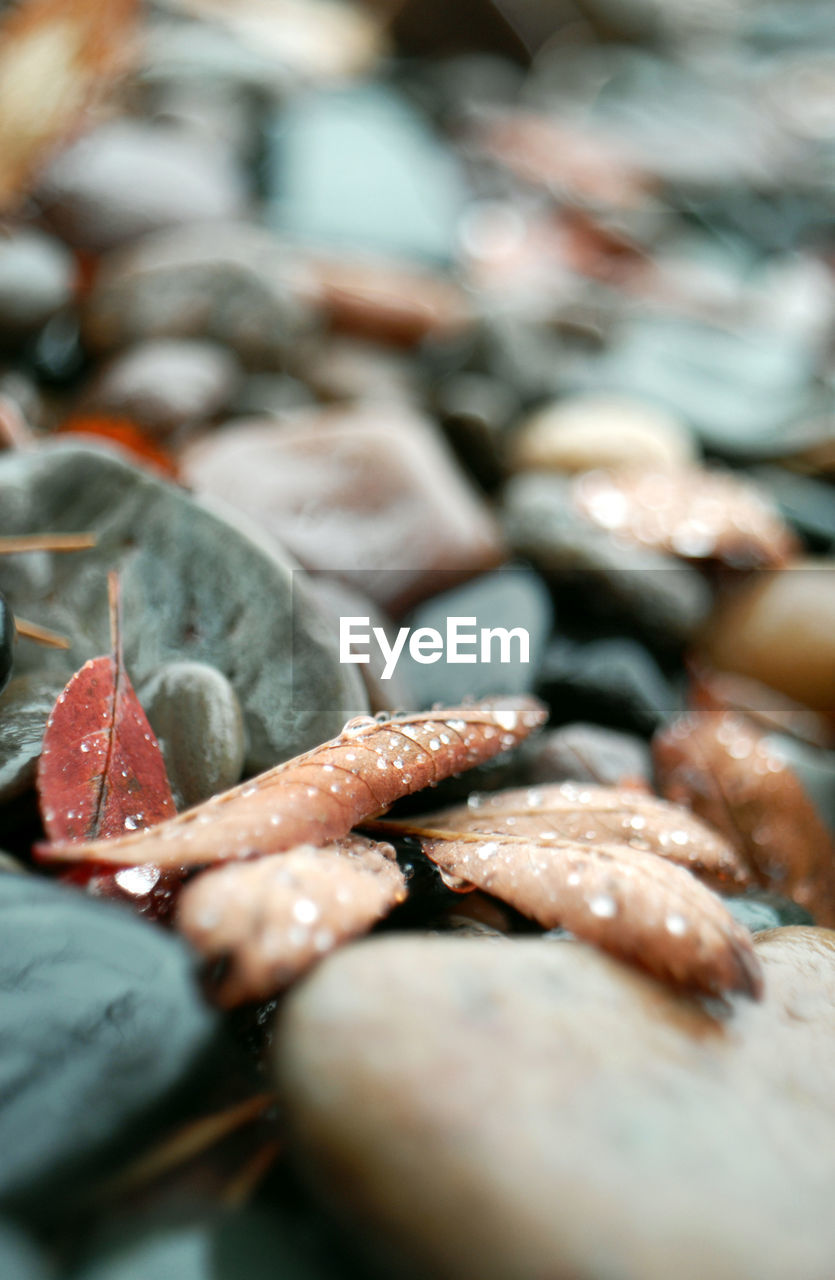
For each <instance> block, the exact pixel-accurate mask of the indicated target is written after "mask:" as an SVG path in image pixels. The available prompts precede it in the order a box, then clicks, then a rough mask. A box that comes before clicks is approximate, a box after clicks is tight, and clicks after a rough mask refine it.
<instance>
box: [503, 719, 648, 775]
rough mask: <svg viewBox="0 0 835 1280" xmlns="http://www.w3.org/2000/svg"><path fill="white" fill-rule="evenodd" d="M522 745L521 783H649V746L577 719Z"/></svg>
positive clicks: (625, 734)
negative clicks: (523, 767) (522, 771)
mask: <svg viewBox="0 0 835 1280" xmlns="http://www.w3.org/2000/svg"><path fill="white" fill-rule="evenodd" d="M526 745H527V750H525V748H524V747H523V752H524V755H525V757H526V759H525V769H524V778H523V779H522V783H523V784H524V783H538V782H542V783H545V782H593V783H601V784H603V785H604V786H613V787H617V786H620V785H621V784H623V783H624V782H627V781H641V782H645V783H647V784H649V783H650V780H651V777H652V762H651V759H650V752H649V747H648V746H647V744H646V743H645V742H644V741H642V740H641V739H640V738H637V737H633V736H632V735H631V734H627V733H618V732H617V731H616V730H614V729H605V728H603V727H601V726H600V725H598V724H585V723H583V722H580V721H578V722H577V723H574V724H567V725H565V726H564V727H563V728H562V729H553V730H551V731H550V732H548V733H543V734H541V735H540V736H539V737H538V738H536V739H534V741H533V742H531V743H530V744H526Z"/></svg>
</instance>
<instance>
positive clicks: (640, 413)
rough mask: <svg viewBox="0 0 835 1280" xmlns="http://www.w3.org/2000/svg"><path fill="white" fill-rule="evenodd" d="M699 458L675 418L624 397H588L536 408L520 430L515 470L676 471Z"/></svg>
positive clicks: (513, 459)
mask: <svg viewBox="0 0 835 1280" xmlns="http://www.w3.org/2000/svg"><path fill="white" fill-rule="evenodd" d="M694 460H695V450H694V447H693V439H692V436H691V435H690V433H689V431H688V430H687V428H686V427H685V426H684V424H683V423H682V422H681V421H680V420H679V419H678V418H676V417H675V416H674V415H673V414H671V413H667V412H665V411H664V410H663V409H661V408H658V407H656V406H655V405H653V404H651V403H646V402H642V401H640V400H631V399H629V397H627V396H624V397H621V398H618V397H617V396H603V395H585V396H571V397H568V398H566V399H563V400H555V401H553V402H551V403H550V404H546V405H544V406H542V407H541V408H540V409H537V410H536V411H535V412H534V413H533V414H531V415H530V417H528V418H526V419H525V420H524V422H522V423H521V424H520V425H519V427H518V428H517V430H516V433H515V435H514V438H513V443H512V447H511V463H512V466H513V469H514V470H516V471H528V470H532V471H539V470H542V471H590V470H592V469H595V468H598V467H613V468H622V467H641V468H642V467H646V468H648V469H649V470H651V471H657V470H665V469H674V468H676V467H679V466H683V465H686V464H687V463H690V462H693V461H694Z"/></svg>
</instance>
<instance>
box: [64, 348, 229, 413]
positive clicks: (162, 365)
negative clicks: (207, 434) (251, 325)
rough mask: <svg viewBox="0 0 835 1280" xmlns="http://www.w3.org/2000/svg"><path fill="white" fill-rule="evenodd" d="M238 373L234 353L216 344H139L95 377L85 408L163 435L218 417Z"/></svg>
mask: <svg viewBox="0 0 835 1280" xmlns="http://www.w3.org/2000/svg"><path fill="white" fill-rule="evenodd" d="M240 374H241V371H240V366H239V364H238V361H237V360H236V358H235V356H234V355H233V354H232V352H231V351H229V350H228V349H226V348H224V347H221V346H219V345H218V344H217V343H214V342H198V341H186V340H180V341H177V340H175V339H170V338H169V339H163V340H160V341H150V342H140V343H138V344H137V345H136V346H134V347H130V348H128V350H126V351H124V352H122V353H121V354H120V355H118V356H116V357H115V359H113V360H112V361H110V363H109V364H107V365H106V366H105V367H104V368H103V369H102V370H101V371H100V373H98V374H97V375H96V377H95V379H94V380H93V382H92V383H91V385H90V386H89V387H88V389H87V391H86V392H84V393H82V406H83V409H84V411H85V412H89V411H97V412H102V413H106V414H110V415H113V416H115V417H120V416H122V417H126V418H130V420H131V421H132V422H135V423H136V424H137V426H139V427H141V428H143V429H144V430H145V431H147V432H149V433H150V434H151V435H158V436H164V435H168V434H170V433H171V432H173V431H176V430H177V429H178V428H182V427H192V426H195V425H197V424H199V423H202V422H205V421H207V420H209V419H212V418H215V417H216V416H217V415H218V414H219V413H220V412H221V411H222V410H223V409H225V408H227V407H228V406H229V404H230V402H231V400H232V397H233V395H234V394H235V391H236V389H237V387H238V384H239V381H240Z"/></svg>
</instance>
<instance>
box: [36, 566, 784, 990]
mask: <svg viewBox="0 0 835 1280" xmlns="http://www.w3.org/2000/svg"><path fill="white" fill-rule="evenodd" d="M111 591H112V601H111V607H112V620H113V651H112V653H111V654H110V655H109V656H105V657H100V658H96V659H94V660H93V661H91V662H88V663H87V664H86V665H85V666H84V667H83V668H82V669H81V671H79V672H78V673H77V674H76V675H75V676H74V677H73V678H72V680H71V681H70V683H69V684H68V685H67V687H66V689H65V690H64V692H63V693H62V694H61V695H60V696H59V698H58V701H57V703H56V706H55V708H54V710H53V713H52V715H51V717H50V720H49V724H48V727H47V732H46V736H45V739H44V746H43V751H42V755H41V760H40V766H39V772H38V788H39V795H40V802H41V808H42V816H43V823H44V828H45V831H46V834H47V837H48V842H46V843H44V844H43V845H41V846H39V849H38V855H39V857H40V858H41V859H42V860H44V861H45V862H48V863H49V864H50V865H51V866H52V867H53V868H63V869H64V872H65V874H66V875H67V876H68V877H69V878H70V879H72V880H74V881H76V882H82V883H85V884H86V885H87V887H88V888H90V889H91V890H92V891H94V892H96V893H98V894H105V895H110V896H121V897H123V898H129V899H132V900H133V902H134V903H135V905H136V906H137V907H138V908H139V909H140V910H142V911H145V912H146V913H148V914H150V915H153V916H157V917H160V916H164V917H170V919H171V920H172V921H173V923H174V925H175V927H177V928H178V929H179V930H180V931H181V932H182V933H183V934H184V935H185V936H186V937H188V938H189V940H190V941H191V942H192V944H193V945H194V946H196V948H197V949H198V950H199V951H200V952H201V953H202V954H203V955H204V956H205V957H206V959H207V960H208V961H210V962H211V963H212V965H213V966H214V975H215V987H214V989H215V993H216V996H217V999H218V1001H219V1002H220V1003H222V1004H224V1005H227V1006H232V1005H235V1004H240V1003H244V1002H248V1001H253V1000H259V999H265V998H267V997H269V996H270V995H272V994H273V993H275V992H276V991H277V990H279V989H281V988H282V987H284V986H286V985H287V984H288V983H289V982H290V981H292V980H293V979H294V978H295V977H296V976H298V974H300V973H302V972H303V971H304V970H305V969H307V968H308V967H309V966H310V965H311V964H313V963H314V962H315V961H316V960H317V959H318V958H320V957H321V956H322V955H324V954H326V953H327V952H328V951H330V950H331V949H332V948H333V947H335V946H337V945H339V943H341V942H343V941H344V940H346V939H348V938H350V937H353V936H356V935H357V934H359V933H362V932H365V931H366V930H368V929H369V928H370V927H372V926H373V925H374V924H375V923H376V922H377V921H378V920H379V919H381V918H382V917H383V916H384V915H385V914H387V913H388V912H389V911H390V910H391V909H392V908H393V907H394V906H396V905H397V904H398V903H400V902H402V901H403V900H404V899H405V897H406V896H407V891H408V886H407V882H406V879H405V877H404V873H403V871H402V870H401V868H400V866H399V865H398V862H397V858H396V854H395V850H394V848H393V847H392V845H391V844H390V843H389V842H388V840H387V839H386V838H385V837H390V838H393V837H402V836H410V837H412V839H413V840H417V841H418V842H419V843H420V846H421V848H422V850H423V852H424V854H425V855H426V856H427V857H428V858H429V859H431V861H432V862H434V863H435V864H436V865H437V866H438V867H439V868H440V870H441V873H442V875H443V877H444V879H445V880H446V882H447V884H449V885H450V886H451V887H453V888H455V889H458V890H460V891H465V892H466V891H471V890H473V889H475V888H480V889H482V890H484V891H486V892H487V893H489V894H491V895H493V896H494V897H496V898H498V899H501V900H504V901H505V902H507V903H509V904H510V905H511V906H513V907H514V908H515V909H516V910H518V911H520V912H521V913H522V914H523V915H525V916H528V917H529V918H531V919H532V920H534V921H536V922H537V923H538V924H539V925H541V926H543V927H545V928H552V927H555V926H562V927H565V928H568V929H570V930H571V931H572V932H573V933H574V934H575V935H576V936H577V937H580V938H583V939H586V940H588V941H590V942H593V943H595V944H597V945H599V946H601V947H603V948H605V949H606V950H607V951H609V952H611V953H613V954H615V955H617V956H619V957H621V958H622V959H624V960H626V961H629V962H631V963H636V964H638V965H640V966H642V967H643V968H645V969H648V970H649V971H651V972H653V973H654V974H656V975H657V976H658V977H659V978H661V979H663V980H666V981H668V982H672V983H675V984H678V985H681V986H683V987H686V988H691V989H697V990H701V991H705V992H709V993H721V992H724V991H730V990H741V991H744V992H746V993H748V994H749V995H752V996H756V995H758V994H759V991H760V976H759V970H758V967H757V962H756V959H755V957H754V954H753V950H752V947H751V941H750V935H749V934H748V932H747V931H746V930H745V929H743V928H742V927H741V926H739V925H737V924H736V922H735V921H734V920H733V918H732V916H731V915H730V914H729V913H728V911H727V910H726V908H725V907H724V905H723V904H722V902H721V901H720V899H719V898H718V897H717V896H716V895H715V894H714V893H712V892H711V890H710V889H709V888H708V887H706V885H705V884H700V883H699V880H697V878H696V877H697V876H698V877H699V878H700V879H701V880H704V881H706V882H708V883H709V884H712V885H714V886H717V887H719V886H723V887H725V888H729V889H731V890H735V891H739V890H740V889H742V888H744V887H745V886H746V885H747V884H749V883H751V882H752V880H753V878H754V877H753V876H752V873H751V870H750V867H749V865H748V864H747V863H746V861H745V859H744V858H742V857H740V856H739V854H738V853H737V852H736V851H735V849H734V847H733V845H732V843H731V842H727V841H726V840H725V839H723V838H722V836H721V835H719V834H718V833H717V832H716V831H715V830H712V829H711V828H710V827H708V826H707V825H705V824H704V823H703V822H702V821H700V820H699V819H698V818H697V817H694V816H693V814H692V813H690V812H688V810H686V809H684V808H682V807H680V806H678V805H674V804H671V803H669V802H667V801H664V800H659V799H657V798H656V797H654V796H652V795H649V794H648V793H646V792H644V791H643V790H641V789H637V788H613V787H592V786H588V787H585V786H580V785H574V784H562V785H559V786H546V787H542V788H536V789H528V790H521V791H504V792H498V793H496V794H494V795H491V796H487V797H481V796H479V795H478V794H474V795H473V796H471V797H470V802H469V803H468V804H467V805H465V806H463V807H461V808H457V809H451V810H447V811H444V812H441V813H438V814H435V815H433V816H431V817H428V818H426V817H424V818H421V819H420V820H419V821H402V820H400V821H392V820H385V819H384V818H381V815H383V814H384V813H385V812H386V810H387V809H388V808H389V807H390V806H391V805H392V804H393V803H394V802H395V801H396V800H398V799H399V798H400V797H401V796H405V795H408V794H410V793H412V792H415V791H418V790H421V789H422V788H424V787H426V786H428V785H433V784H435V783H437V782H439V781H440V780H442V779H443V778H445V777H448V776H450V775H451V774H454V773H458V772H461V771H462V770H464V769H467V768H470V767H472V766H474V765H477V764H480V763H482V762H484V761H486V760H489V759H490V758H492V757H493V756H495V755H497V754H498V753H500V752H503V751H506V750H507V749H509V748H510V747H513V746H515V745H516V744H517V743H518V742H520V741H521V740H522V739H523V738H524V737H525V736H527V734H529V733H530V732H531V731H532V730H533V729H536V728H537V727H539V726H540V725H541V724H542V723H543V721H544V719H545V711H544V708H543V707H542V706H541V705H540V704H539V703H538V702H536V701H535V700H534V699H531V698H527V697H521V698H514V699H494V700H487V701H484V702H481V703H479V704H477V705H472V706H464V707H459V708H451V709H446V710H439V711H431V712H425V713H422V714H419V715H408V716H399V717H396V718H392V719H379V718H378V719H373V718H369V717H361V718H359V719H357V720H355V721H352V722H350V723H349V724H347V725H346V726H345V728H344V730H343V732H342V733H341V734H340V735H339V737H337V738H335V739H333V740H331V741H330V742H326V743H324V744H323V745H321V746H319V747H317V748H315V749H314V750H312V751H309V752H307V753H305V754H304V755H301V756H298V757H296V758H295V759H293V760H290V761H287V762H286V763H284V764H281V765H279V766H277V767H276V768H274V769H271V770H268V771H267V772H266V773H263V774H261V775H259V776H258V777H255V778H252V779H250V780H248V781H246V782H244V783H243V784H241V785H240V786H238V787H236V788H233V789H232V790H230V791H227V792H224V793H223V794H221V795H217V796H214V797H213V798H212V799H210V800H209V801H207V802H205V803H204V804H201V805H198V806H196V807H194V808H192V809H190V810H187V811H186V812H184V813H182V814H179V815H176V814H175V813H174V805H173V801H172V798H171V791H170V787H169V785H168V781H167V778H166V776H165V769H164V764H163V760H162V755H161V752H160V749H159V745H158V743H157V741H156V739H155V737H154V735H153V732H152V731H151V728H150V726H149V724H148V721H147V719H146V717H145V715H144V712H143V711H142V708H141V706H140V705H139V702H138V700H137V697H136V694H135V692H134V691H133V688H132V686H131V684H130V680H129V677H128V674H127V672H126V670H125V664H124V660H123V656H122V652H121V643H120V638H119V624H118V601H117V588H116V585H115V582H113V583H112V584H111ZM358 826H359V827H364V828H365V830H366V833H367V834H366V835H360V834H357V833H356V832H355V830H354V829H355V828H357V827H358ZM369 837H373V838H369Z"/></svg>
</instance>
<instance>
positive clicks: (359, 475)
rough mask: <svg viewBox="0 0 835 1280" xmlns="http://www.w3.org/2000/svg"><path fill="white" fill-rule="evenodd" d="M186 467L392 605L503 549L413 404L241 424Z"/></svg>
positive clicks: (198, 482) (287, 542)
mask: <svg viewBox="0 0 835 1280" xmlns="http://www.w3.org/2000/svg"><path fill="white" fill-rule="evenodd" d="M182 473H183V476H184V478H185V480H186V481H187V483H189V484H190V485H191V486H192V487H193V488H194V489H195V490H196V491H197V492H198V493H205V494H210V495H212V497H215V498H219V499H221V500H222V501H223V502H224V503H225V504H227V505H228V506H229V507H231V508H236V509H238V510H241V511H242V512H244V513H245V514H246V515H247V516H248V517H249V518H250V519H253V520H256V521H257V522H258V524H259V525H260V526H261V527H262V528H263V529H264V530H265V531H266V532H268V533H269V534H271V535H273V536H274V537H275V538H277V539H278V541H279V542H280V543H281V544H282V545H283V546H284V547H286V548H287V550H288V551H290V553H291V554H292V555H294V556H296V558H297V559H298V560H299V561H300V562H301V563H302V564H303V565H304V566H305V567H306V568H308V569H311V570H320V571H322V572H326V573H330V574H333V575H335V576H337V577H340V578H343V579H344V580H345V581H346V582H347V583H348V585H350V586H355V587H357V588H359V589H360V590H361V591H363V592H364V593H365V594H367V595H369V596H371V597H372V599H374V600H376V601H377V603H378V604H379V605H381V606H382V607H383V608H384V609H386V610H388V611H390V612H391V613H392V614H394V615H397V614H398V612H402V611H403V609H404V608H407V607H408V606H409V605H411V604H414V603H415V602H416V601H417V600H419V599H422V598H424V597H425V596H428V595H431V594H434V593H435V592H436V591H437V590H438V589H439V587H442V586H445V585H448V584H449V582H450V575H451V574H453V573H458V574H460V576H461V577H467V576H471V575H472V574H475V573H477V572H479V571H480V570H482V569H487V568H491V567H492V566H493V565H495V564H496V563H497V562H498V561H500V560H501V558H502V546H501V543H500V540H499V537H498V533H497V530H496V528H495V526H494V524H493V521H492V518H491V517H490V515H489V513H488V511H487V508H486V506H485V505H484V504H483V503H482V501H481V499H480V498H479V497H478V495H477V494H476V492H475V490H474V489H473V488H471V486H470V483H469V481H468V480H467V478H466V477H465V476H464V474H463V473H462V472H460V471H459V469H458V467H457V465H456V463H455V460H454V458H453V457H452V456H451V454H450V453H449V452H448V448H447V446H446V444H445V442H444V440H443V439H442V437H441V435H440V433H439V432H438V431H437V429H436V428H435V427H434V426H433V424H432V423H430V422H428V421H427V420H426V419H423V418H420V417H418V416H417V415H416V414H414V413H413V412H411V411H409V410H406V409H402V408H398V409H397V410H395V409H394V407H393V406H388V405H386V406H380V405H373V406H372V405H360V406H357V407H356V408H354V409H352V410H337V409H334V410H331V411H321V410H318V409H317V410H311V411H309V412H300V413H299V414H297V415H295V416H294V417H293V418H292V419H291V418H289V417H288V418H287V419H285V420H284V421H283V422H282V423H280V424H278V423H274V422H263V421H257V420H256V421H251V422H237V423H232V424H229V425H228V426H227V427H225V428H224V429H223V430H221V431H218V432H215V433H214V434H213V435H212V436H211V437H207V438H206V439H204V440H202V441H199V442H197V443H196V444H195V445H194V446H193V447H190V448H188V449H187V450H186V451H185V453H184V455H183V459H182Z"/></svg>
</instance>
